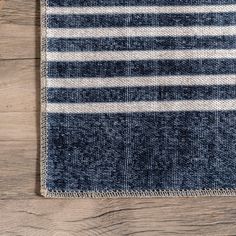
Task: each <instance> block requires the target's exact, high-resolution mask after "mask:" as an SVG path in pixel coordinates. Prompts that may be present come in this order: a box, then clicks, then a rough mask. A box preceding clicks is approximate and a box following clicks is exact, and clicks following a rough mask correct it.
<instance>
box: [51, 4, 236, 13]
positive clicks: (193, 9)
mask: <svg viewBox="0 0 236 236" xmlns="http://www.w3.org/2000/svg"><path fill="white" fill-rule="evenodd" d="M235 10H236V5H235V4H232V5H213V6H212V5H211V6H129V7H127V6H125V7H124V6H116V7H48V8H47V14H61V15H66V14H130V13H131V14H138V13H166V14H172V13H177V14H181V13H183V14H184V13H210V12H212V13H218V12H233V11H235Z"/></svg>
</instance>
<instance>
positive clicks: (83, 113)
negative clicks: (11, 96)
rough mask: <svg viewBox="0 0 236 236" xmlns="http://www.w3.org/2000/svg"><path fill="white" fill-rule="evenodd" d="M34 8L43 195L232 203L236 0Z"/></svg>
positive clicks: (76, 2) (45, 2)
mask: <svg viewBox="0 0 236 236" xmlns="http://www.w3.org/2000/svg"><path fill="white" fill-rule="evenodd" d="M41 2H42V4H41V5H42V6H41V9H42V18H41V22H42V33H41V34H42V50H41V54H42V70H41V71H42V80H41V81H42V83H41V84H42V88H41V91H42V96H41V108H42V109H41V193H42V195H44V196H46V197H74V198H75V197H154V196H166V197H168V196H198V195H207V196H214V195H236V0H41Z"/></svg>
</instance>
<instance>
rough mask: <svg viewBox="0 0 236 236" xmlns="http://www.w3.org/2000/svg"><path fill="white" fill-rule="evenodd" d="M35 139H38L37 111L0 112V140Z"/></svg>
mask: <svg viewBox="0 0 236 236" xmlns="http://www.w3.org/2000/svg"><path fill="white" fill-rule="evenodd" d="M37 139H39V114H38V113H36V112H5V113H0V141H19V140H21V141H23V140H31V141H32V140H37Z"/></svg>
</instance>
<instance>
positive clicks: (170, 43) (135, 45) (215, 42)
mask: <svg viewBox="0 0 236 236" xmlns="http://www.w3.org/2000/svg"><path fill="white" fill-rule="evenodd" d="M47 47H48V49H47V50H48V51H50V52H74V51H124V50H130V51H131V50H133V51H136V50H182V49H183V50H184V49H231V48H236V36H225V35H224V36H212V37H210V36H206V37H200V36H193V37H132V38H127V37H118V38H49V39H48V43H47Z"/></svg>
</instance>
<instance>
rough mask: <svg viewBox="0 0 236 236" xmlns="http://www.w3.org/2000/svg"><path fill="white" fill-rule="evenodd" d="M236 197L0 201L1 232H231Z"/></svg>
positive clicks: (65, 235) (63, 235)
mask: <svg viewBox="0 0 236 236" xmlns="http://www.w3.org/2000/svg"><path fill="white" fill-rule="evenodd" d="M235 203H236V199H235V198H209V197H206V198H170V199H99V200H96V199H81V200H59V199H56V200H51V199H38V200H37V199H35V200H17V201H16V200H5V201H0V208H1V213H0V234H1V235H6V236H7V235H14V236H15V235H24V236H28V235H29V236H30V235H45V236H46V235H49V236H51V235H57V236H69V235H80V236H85V235H86V236H87V235H91V236H92V235H111V236H114V235H143V236H152V235H153V236H154V235H198V236H199V235H208V236H209V235H214V236H217V235H218V236H222V235H235V232H236V223H235V217H236V210H235Z"/></svg>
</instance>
